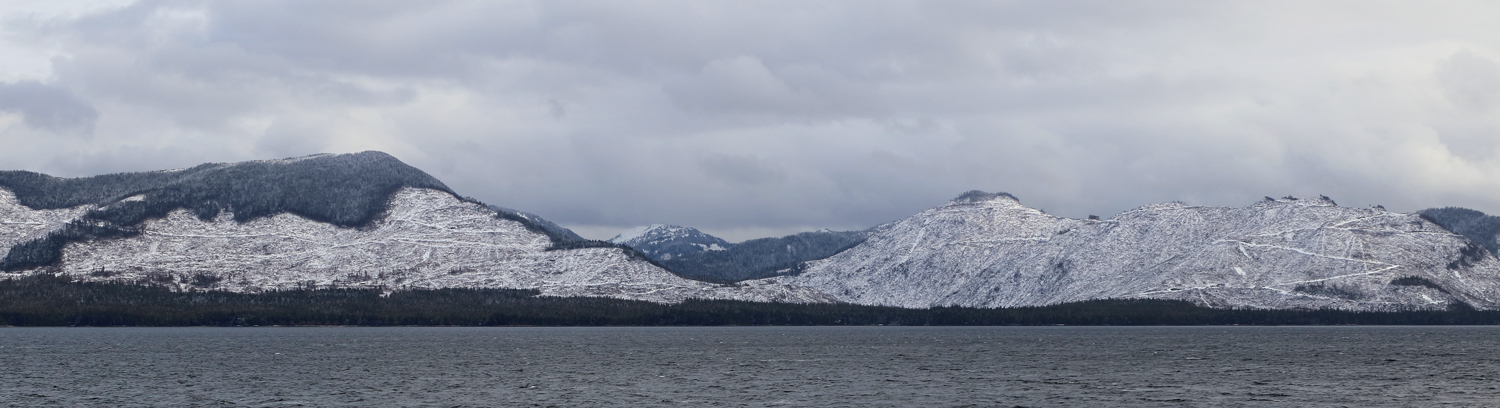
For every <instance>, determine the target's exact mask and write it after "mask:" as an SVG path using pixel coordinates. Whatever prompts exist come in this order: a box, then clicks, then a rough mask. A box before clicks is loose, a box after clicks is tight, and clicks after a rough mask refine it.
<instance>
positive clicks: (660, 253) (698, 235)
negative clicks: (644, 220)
mask: <svg viewBox="0 0 1500 408" xmlns="http://www.w3.org/2000/svg"><path fill="white" fill-rule="evenodd" d="M609 242H613V243H616V244H621V245H625V246H628V247H631V248H635V250H637V251H641V253H643V254H646V256H648V257H651V259H653V260H658V261H666V260H670V259H673V258H680V257H682V256H683V255H687V254H691V253H697V252H703V251H722V250H724V249H726V248H729V246H730V245H731V244H730V243H729V242H726V241H724V240H722V239H719V237H715V236H713V235H708V234H705V233H703V232H702V231H698V230H697V229H695V228H690V227H680V226H676V225H665V224H653V225H648V226H644V227H636V228H631V229H628V230H625V232H621V233H620V234H619V235H615V237H614V238H610V239H609Z"/></svg>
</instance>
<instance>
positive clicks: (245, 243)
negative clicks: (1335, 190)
mask: <svg viewBox="0 0 1500 408" xmlns="http://www.w3.org/2000/svg"><path fill="white" fill-rule="evenodd" d="M1455 232H1457V233H1455ZM1460 234H1462V235H1460ZM1497 234H1500V219H1497V218H1496V217H1490V216H1486V215H1484V214H1482V213H1478V212H1474V211H1471V210H1463V209H1438V210H1429V211H1424V212H1422V213H1420V214H1401V213H1392V212H1387V211H1385V210H1384V209H1383V208H1379V207H1375V208H1346V207H1340V206H1338V205H1336V204H1335V203H1334V202H1333V201H1332V200H1329V199H1327V198H1326V197H1319V198H1313V199H1301V200H1299V199H1294V198H1290V197H1288V198H1284V199H1270V198H1267V199H1266V200H1264V201H1261V202H1257V203H1255V204H1252V205H1250V206H1247V207H1243V208H1226V207H1200V206H1190V205H1186V204H1182V203H1165V204H1152V205H1147V206H1144V207H1140V208H1137V209H1134V210H1131V211H1126V212H1124V213H1121V214H1119V215H1117V216H1115V217H1114V218H1111V219H1107V220H1099V219H1069V218H1062V217H1055V216H1052V215H1048V214H1046V213H1044V212H1042V211H1039V210H1037V209H1034V208H1030V207H1027V206H1025V205H1022V204H1021V203H1020V201H1019V200H1017V199H1016V198H1015V197H1013V196H1010V195H1008V194H1004V193H998V194H992V193H983V192H977V191H975V192H969V193H966V194H964V195H962V196H960V197H958V198H957V199H954V200H952V201H950V202H948V203H947V204H945V205H942V206H939V207H936V208H932V209H929V210H927V211H923V212H921V213H919V214H916V215H914V216H912V217H910V218H907V219H905V220H901V221H897V222H894V223H890V224H884V225H881V226H879V227H875V228H872V229H870V230H866V231H860V232H832V231H821V232H816V233H804V234H797V235H792V236H787V237H781V238H766V239H761V240H751V241H746V242H744V243H740V244H736V245H730V244H729V243H727V242H725V241H723V240H721V239H718V238H715V237H712V236H710V235H707V234H704V233H702V232H700V231H697V230H695V229H692V228H684V227H676V226H668V225H654V226H650V227H644V228H640V229H637V230H632V231H627V232H626V233H623V234H621V235H619V236H617V237H615V238H614V239H612V240H611V241H612V242H613V243H606V242H600V241H586V240H581V239H579V238H578V237H577V236H576V234H572V233H571V231H568V230H567V229H566V228H563V227H561V226H558V225H557V224H554V223H551V222H548V221H546V220H544V219H542V218H541V217H537V216H535V215H534V214H529V213H525V212H521V211H516V210H509V209H505V208H500V207H491V206H488V205H486V204H483V203H480V202H478V201H475V200H473V199H468V198H463V197H461V196H459V195H457V194H456V193H455V192H453V191H452V190H450V189H449V188H448V187H446V186H445V185H443V184H442V183H441V182H439V181H437V180H436V179H434V178H432V177H431V176H429V175H427V174H426V173H423V172H421V171H420V170H417V169H415V168H412V167H410V166H407V165H406V164H404V163H401V162H400V161H399V160H396V159H395V158H394V157H391V156H389V155H385V154H383V153H378V152H365V153H357V154H347V155H318V156H309V157H301V158H292V159H284V160H269V161H255V162H244V163H230V164H222V163H216V164H205V165H201V166H196V167H193V168H189V169H181V170H170V171H157V172H146V173H121V174H110V175H102V176H95V177H83V178H57V177H51V176H47V175H43V174H38V173H31V172H22V171H7V172H0V251H4V252H3V255H4V257H3V258H0V269H3V271H4V272H3V273H0V277H18V276H25V275H28V274H37V273H55V274H63V275H67V276H70V277H73V278H74V279H78V280H84V281H102V282H123V283H136V284H146V285H160V286H166V287H170V288H174V289H177V290H184V291H187V290H228V291H245V292H249V291H263V290H275V289H289V288H335V287H336V288H381V289H385V290H401V289H411V288H451V287H477V288H514V289H537V290H540V291H541V292H542V293H543V294H544V295H550V296H606V297H615V298H623V299H637V300H647V301H654V302H679V301H682V300H685V299H688V298H704V299H738V300H752V301H778V302H797V303H820V302H850V303H857V304H869V305H889V306H902V307H930V306H945V305H955V306H971V307H1013V306H1036V305H1048V304H1056V303H1065V302H1074V301H1084V300H1094V299H1108V298H1144V299H1180V300H1188V301H1192V302H1195V303H1198V304H1202V305H1207V306H1213V307H1233V308H1272V309H1283V308H1298V309H1310V308H1337V309H1345V310H1412V309H1427V310H1441V309H1447V308H1452V307H1461V306H1463V305H1467V306H1470V307H1474V308H1477V309H1487V310H1494V309H1500V259H1497V258H1496V257H1495V256H1494V255H1493V253H1492V250H1491V249H1488V248H1491V247H1495V246H1496V245H1497V244H1496V242H1500V241H1496V236H1497ZM627 246H628V247H627ZM851 246H852V247H851ZM632 248H634V249H632ZM722 249H732V250H722ZM828 255H832V256H828ZM825 256H826V258H823V259H819V260H814V261H810V262H802V263H800V264H799V262H801V261H805V260H808V259H814V258H820V257H825ZM648 258H653V259H657V260H660V262H661V264H664V265H668V267H674V268H677V269H674V270H677V271H678V273H677V274H674V273H673V272H669V271H668V270H666V269H663V268H662V267H660V266H658V264H657V263H654V262H653V261H652V260H651V259H648ZM674 265H675V266H674ZM678 269H680V270H678ZM683 271H690V272H691V273H684V272H683ZM768 274H769V275H787V274H793V275H789V276H778V277H773V278H767V279H755V280H745V281H741V282H739V283H738V284H734V285H721V284H715V283H710V282H703V281H700V280H691V279H685V278H683V277H682V276H692V277H695V278H697V279H704V280H714V281H736V280H740V279H744V278H747V277H758V276H767V275H768Z"/></svg>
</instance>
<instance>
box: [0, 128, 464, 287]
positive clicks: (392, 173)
mask: <svg viewBox="0 0 1500 408" xmlns="http://www.w3.org/2000/svg"><path fill="white" fill-rule="evenodd" d="M0 187H4V188H6V189H8V190H10V191H11V192H13V193H15V195H16V199H17V201H19V202H20V203H21V204H22V205H25V206H27V207H30V208H33V209H57V208H68V207H75V206H80V205H103V207H100V208H96V209H92V210H90V211H89V212H88V213H86V214H84V215H83V216H82V217H80V219H79V220H77V221H75V222H74V223H73V224H70V225H69V226H68V227H67V228H63V229H62V230H59V231H56V232H54V233H52V234H51V235H49V236H47V237H44V238H41V239H38V240H34V241H31V242H24V243H20V244H18V245H16V246H15V247H14V248H12V249H11V251H9V253H8V254H7V255H6V257H5V258H4V259H0V269H4V270H6V271H15V270H22V269H30V268H35V267H40V266H48V265H52V264H54V263H56V262H57V260H58V259H59V258H60V257H61V255H62V247H63V245H65V244H67V243H68V242H74V241H80V240H86V239H92V238H110V237H126V236H130V235H132V234H134V233H135V228H136V227H137V226H138V225H139V224H140V223H141V222H144V221H146V220H148V219H152V218H160V217H164V216H166V215H167V214H168V213H170V212H172V211H175V210H178V209H187V210H189V211H192V212H193V213H194V214H195V215H197V217H198V218H199V219H202V220H205V221H207V220H211V219H213V218H215V217H217V216H218V215H219V213H220V212H222V211H231V212H233V214H234V219H235V220H236V221H241V222H243V221H249V220H253V219H256V218H260V217H266V216H271V215H275V214H280V213H292V214H296V215H299V216H302V217H305V218H308V219H311V220H315V221H320V222H327V223H330V224H334V225H338V226H342V227H361V226H365V225H368V224H369V223H370V222H372V221H374V220H375V219H376V218H377V217H379V216H380V215H381V214H382V213H384V212H385V211H386V209H387V204H388V202H389V201H390V197H391V195H392V194H394V193H395V192H396V191H397V190H400V189H401V188H403V187H421V188H431V189H437V190H442V191H447V192H449V193H452V190H449V189H448V187H447V186H446V185H444V184H443V183H442V182H441V181H438V180H437V179H435V178H433V177H432V176H430V175H428V174H427V173H424V172H422V171H421V170H418V169H417V168H415V167H411V166H409V165H407V164H406V163H402V162H401V161H400V160H397V159H396V158H395V157H391V156H390V155H387V154H385V153H380V152H363V153H355V154H343V155H329V156H320V157H311V158H304V159H300V160H290V161H268V162H245V163H235V164H204V165H200V166H197V167H193V168H190V169H184V170H179V171H156V172H144V173H118V174H106V175H102V176H94V177H81V178H59V177H52V176H48V175H45V174H40V173H33V172H28V171H0ZM136 196H138V197H139V199H135V200H131V201H120V200H122V199H126V198H130V197H136Z"/></svg>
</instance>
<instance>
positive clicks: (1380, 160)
mask: <svg viewBox="0 0 1500 408" xmlns="http://www.w3.org/2000/svg"><path fill="white" fill-rule="evenodd" d="M1494 16H1500V2H1493V1H1473V2H1464V1H1432V2H1412V1H1372V0H1359V1H1254V2H1213V1H1138V2H1125V1H1083V2H1074V1H1056V0H1048V1H973V2H968V1H878V0H876V1H872V0H858V1H819V2H808V1H775V0H767V1H692V0H690V1H558V0H546V1H511V2H505V1H483V2H479V1H474V2H470V1H419V2H413V1H360V2H347V1H339V2H317V1H214V2H209V1H90V2H70V1H48V2H33V1H8V0H7V1H0V168H4V169H16V170H31V171H38V172H43V173H47V174H51V175H55V176H65V177H78V176H88V175H96V174H104V173H113V172H125V171H148V170H159V169H170V168H182V167H189V166H192V165H196V164H200V163H205V162H236V161H245V160H259V159H275V158H284V157H294V156H303V155H309V154H315V153H325V152H326V153H350V152H359V151H364V150H379V151H384V152H386V153H390V154H391V155H394V156H396V157H397V158H399V159H401V160H403V161H405V162H406V163H408V164H411V165H413V166H416V167H418V168H420V169H423V170H425V171H427V172H428V173H431V174H432V175H434V176H436V177H437V178H439V179H441V180H443V181H444V182H445V183H447V184H448V185H449V186H450V187H452V188H453V189H454V190H456V191H458V192H459V193H460V194H462V195H466V196H471V197H474V198H477V199H479V200H481V201H484V202H486V203H490V204H496V205H501V206H505V207H511V208H516V209H520V210H523V211H528V212H532V213H536V214H539V215H541V216H543V217H545V218H547V219H549V220H552V221H554V222H557V223H559V224H562V225H564V226H567V227H570V228H573V229H574V230H575V231H577V232H579V233H580V234H582V235H584V236H585V237H589V238H600V239H603V238H609V237H610V236H613V235H614V234H615V233H617V232H619V231H621V230H624V229H626V228H630V227H634V226H639V225H646V224H652V223H667V224H677V225H684V226H691V227H696V228H699V229H701V230H703V231H705V232H708V233H710V234H713V235H717V236H720V237H723V238H725V239H727V240H730V241H732V242H735V241H741V240H745V239H752V238H759V237H767V236H780V235H786V234H791V233H795V232H800V231H809V230H816V229H822V228H829V229H834V230H853V229H863V228H867V227H870V226H874V225H877V224H880V223H884V222H889V221H894V220H898V219H901V218H905V217H907V216H910V215H912V214H915V213H916V212H919V211H921V210H923V209H926V208H930V207H933V206H937V205H941V204H943V203H944V202H946V201H947V200H949V199H952V198H953V197H956V196H958V195H959V194H961V193H963V192H965V191H968V190H974V189H978V190H985V191H992V192H999V191H1003V192H1009V193H1011V194H1014V195H1016V196H1018V197H1019V198H1020V199H1021V202H1022V203H1024V204H1026V205H1029V206H1032V207H1035V208H1040V209H1043V210H1045V211H1047V212H1048V213H1051V214H1055V215H1059V216H1066V217H1074V218H1082V217H1086V216H1088V215H1091V214H1092V215H1100V216H1104V217H1106V218H1107V217H1109V216H1112V215H1114V214H1117V213H1119V212H1121V211H1125V210H1129V209H1131V208H1135V207H1138V206H1141V205H1145V204H1149V203H1156V202H1165V201H1182V202H1186V203H1188V204H1193V205H1211V206H1245V205H1249V204H1252V203H1253V202H1255V201H1256V200H1259V199H1261V198H1262V197H1264V196H1275V197H1282V196H1287V195H1291V196H1298V197H1302V196H1316V195H1320V194H1321V195H1327V196H1329V197H1331V198H1333V199H1334V200H1336V201H1337V202H1338V203H1339V204H1340V205H1344V206H1350V207H1364V206H1369V205H1376V204H1378V205H1383V206H1385V207H1386V208H1388V209H1390V210H1393V211H1403V212H1409V211H1416V210H1420V209H1424V208H1430V207H1441V206H1461V207H1467V208H1473V209H1477V210H1480V211H1484V212H1487V213H1491V214H1496V213H1500V24H1495V23H1494Z"/></svg>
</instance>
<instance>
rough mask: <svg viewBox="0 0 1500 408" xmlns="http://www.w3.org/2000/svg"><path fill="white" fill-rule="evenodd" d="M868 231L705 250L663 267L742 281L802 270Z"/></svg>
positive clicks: (691, 276)
mask: <svg viewBox="0 0 1500 408" xmlns="http://www.w3.org/2000/svg"><path fill="white" fill-rule="evenodd" d="M867 235H869V232H867V231H829V230H822V231H814V232H803V233H800V234H795V235H788V236H784V237H780V238H760V239H752V240H749V241H745V242H741V243H738V244H732V245H731V246H729V247H728V248H727V249H725V250H723V251H701V252H694V253H689V254H685V255H682V256H678V257H674V258H672V259H667V260H662V261H661V264H662V266H664V267H666V268H667V269H669V270H671V271H672V272H673V273H676V274H677V275H678V276H682V277H684V278H688V279H697V280H701V281H706V282H739V281H743V280H749V279H761V278H768V277H772V276H781V275H792V274H797V273H800V272H801V270H802V269H801V264H802V263H803V262H805V261H811V260H816V259H823V258H827V257H829V256H833V254H836V253H839V251H843V250H845V249H849V248H850V247H853V246H854V245H857V244H859V243H860V242H864V240H865V237H866V236H867Z"/></svg>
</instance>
